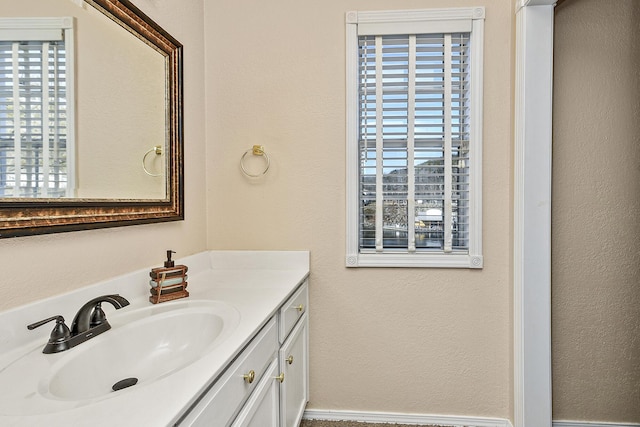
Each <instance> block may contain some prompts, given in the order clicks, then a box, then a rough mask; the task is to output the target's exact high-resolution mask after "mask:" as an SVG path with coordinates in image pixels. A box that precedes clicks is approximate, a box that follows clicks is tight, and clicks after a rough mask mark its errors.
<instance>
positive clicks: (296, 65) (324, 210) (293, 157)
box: [205, 0, 514, 418]
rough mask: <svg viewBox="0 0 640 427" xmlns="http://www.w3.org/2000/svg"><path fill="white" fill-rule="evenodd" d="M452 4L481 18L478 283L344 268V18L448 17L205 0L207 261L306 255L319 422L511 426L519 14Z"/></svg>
mask: <svg viewBox="0 0 640 427" xmlns="http://www.w3.org/2000/svg"><path fill="white" fill-rule="evenodd" d="M455 3H456V4H455V6H480V5H484V6H486V16H487V18H486V24H485V25H486V26H485V32H486V34H485V36H486V38H485V48H486V49H485V69H484V71H485V72H484V75H485V85H484V90H485V102H484V117H485V128H484V167H485V169H484V189H483V191H484V206H485V207H484V236H485V237H484V259H485V268H484V269H483V270H482V271H470V270H464V269H460V270H451V269H346V268H345V267H344V250H345V249H344V248H345V190H344V188H345V27H344V15H345V12H346V11H348V10H379V9H403V8H437V7H450V6H452V5H451V2H449V1H444V0H431V1H423V0H422V1H421V0H396V1H390V0H347V1H343V0H328V1H322V2H319V1H299V0H274V1H269V2H261V1H231V0H227V1H213V0H205V46H206V51H205V52H206V55H205V56H206V99H207V118H206V119H207V141H208V144H207V181H208V184H209V185H208V194H207V202H208V221H209V230H210V231H209V241H208V246H209V247H210V248H212V249H309V250H311V279H310V280H311V282H310V284H311V304H312V308H311V357H312V359H311V401H310V403H309V408H313V409H333V410H337V409H345V410H363V411H388V412H404V413H430V414H455V415H473V416H493V417H504V418H509V417H510V416H511V414H512V398H511V396H512V365H511V351H512V349H511V335H512V320H511V309H510V307H511V297H512V293H511V280H512V279H511V268H510V258H511V239H510V235H511V216H510V211H511V203H510V193H511V188H510V183H511V176H512V170H511V157H512V153H511V138H512V132H511V131H512V129H511V105H512V101H511V93H512V87H511V86H512V83H511V82H512V76H511V69H512V61H513V49H514V47H513V41H512V40H513V39H512V25H513V17H514V11H513V10H512V3H513V2H512V1H511V0H499V1H496V0H491V1H489V0H474V1H471V0H464V1H457V2H455ZM253 144H263V145H264V147H265V150H266V151H267V153H268V154H269V155H270V156H271V169H270V170H269V173H268V174H267V176H266V177H265V178H264V179H260V180H250V179H248V178H246V177H244V176H243V175H242V174H241V172H240V167H239V160H240V157H241V156H242V154H243V153H244V152H245V151H246V150H247V149H249V148H250V147H251V146H252V145H253ZM255 166H256V167H258V165H255Z"/></svg>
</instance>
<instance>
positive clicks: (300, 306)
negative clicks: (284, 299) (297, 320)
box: [296, 304, 304, 312]
mask: <svg viewBox="0 0 640 427" xmlns="http://www.w3.org/2000/svg"><path fill="white" fill-rule="evenodd" d="M296 310H298V311H299V312H302V310H304V305H302V304H300V305H299V306H297V307H296Z"/></svg>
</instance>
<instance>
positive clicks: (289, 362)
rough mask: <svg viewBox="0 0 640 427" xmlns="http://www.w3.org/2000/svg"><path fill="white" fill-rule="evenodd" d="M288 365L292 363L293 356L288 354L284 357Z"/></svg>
mask: <svg viewBox="0 0 640 427" xmlns="http://www.w3.org/2000/svg"><path fill="white" fill-rule="evenodd" d="M285 360H286V361H287V363H288V364H289V365H291V364H292V363H293V356H289V357H287V358H286V359H285Z"/></svg>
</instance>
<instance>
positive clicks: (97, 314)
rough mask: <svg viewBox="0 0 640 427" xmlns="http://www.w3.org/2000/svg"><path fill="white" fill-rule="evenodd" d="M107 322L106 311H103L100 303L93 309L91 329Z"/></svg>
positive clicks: (90, 322)
mask: <svg viewBox="0 0 640 427" xmlns="http://www.w3.org/2000/svg"><path fill="white" fill-rule="evenodd" d="M106 321H107V316H105V314H104V311H103V310H102V302H99V303H97V304H96V306H95V307H94V308H93V313H91V320H90V321H89V327H90V328H95V327H96V326H99V325H102V324H103V323H104V322H106Z"/></svg>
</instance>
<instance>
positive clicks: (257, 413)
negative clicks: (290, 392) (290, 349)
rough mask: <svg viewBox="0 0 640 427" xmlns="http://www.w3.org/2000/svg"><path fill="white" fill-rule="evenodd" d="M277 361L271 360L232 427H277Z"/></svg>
mask: <svg viewBox="0 0 640 427" xmlns="http://www.w3.org/2000/svg"><path fill="white" fill-rule="evenodd" d="M277 375H278V361H277V360H276V359H274V360H273V362H272V363H271V365H269V368H268V369H267V371H266V372H265V374H264V376H263V377H262V379H261V380H260V382H259V383H258V385H257V386H256V389H255V390H254V391H253V394H252V395H251V397H250V398H249V400H248V401H247V403H246V404H245V405H244V408H243V409H242V411H241V412H240V414H238V417H237V418H236V420H235V421H234V422H233V424H232V427H279V425H280V413H279V405H278V404H279V402H280V393H279V392H280V390H279V386H280V381H278V379H277V378H276V376H277Z"/></svg>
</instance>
